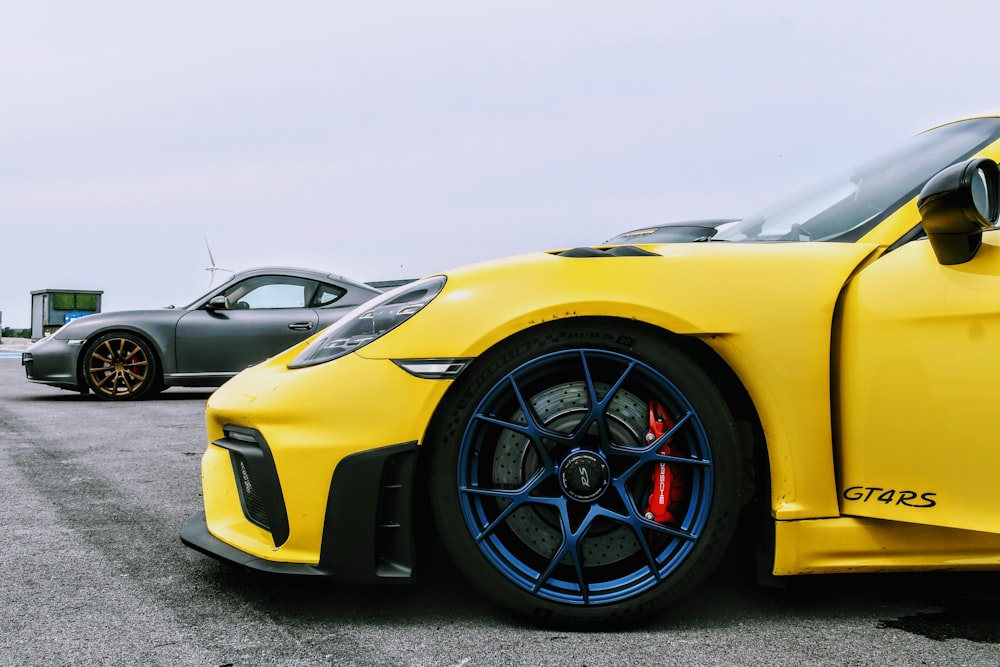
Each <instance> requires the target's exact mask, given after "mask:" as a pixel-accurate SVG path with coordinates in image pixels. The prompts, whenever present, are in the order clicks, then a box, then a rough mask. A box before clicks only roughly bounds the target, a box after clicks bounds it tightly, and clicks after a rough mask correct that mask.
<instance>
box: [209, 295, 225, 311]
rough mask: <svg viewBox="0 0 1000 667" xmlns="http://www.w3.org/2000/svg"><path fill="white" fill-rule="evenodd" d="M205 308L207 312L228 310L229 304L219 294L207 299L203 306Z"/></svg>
mask: <svg viewBox="0 0 1000 667" xmlns="http://www.w3.org/2000/svg"><path fill="white" fill-rule="evenodd" d="M205 308H207V309H208V310H228V309H229V302H228V301H226V297H224V296H222V295H221V294H219V295H218V296H213V297H212V298H211V299H209V301H208V303H206V304H205Z"/></svg>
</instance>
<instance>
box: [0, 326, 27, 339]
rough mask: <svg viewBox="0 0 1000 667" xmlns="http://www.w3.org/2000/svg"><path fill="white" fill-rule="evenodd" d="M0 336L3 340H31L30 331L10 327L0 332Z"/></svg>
mask: <svg viewBox="0 0 1000 667" xmlns="http://www.w3.org/2000/svg"><path fill="white" fill-rule="evenodd" d="M0 336H3V337H4V338H31V329H11V328H10V327H4V328H3V330H2V331H0Z"/></svg>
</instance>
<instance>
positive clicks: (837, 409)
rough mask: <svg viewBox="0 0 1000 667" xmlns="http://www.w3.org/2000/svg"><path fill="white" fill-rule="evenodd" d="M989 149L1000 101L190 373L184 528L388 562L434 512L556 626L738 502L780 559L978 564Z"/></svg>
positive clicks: (523, 607) (989, 424)
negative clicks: (210, 389)
mask: <svg viewBox="0 0 1000 667" xmlns="http://www.w3.org/2000/svg"><path fill="white" fill-rule="evenodd" d="M998 158H1000V112H998V113H997V114H996V115H984V116H979V117H973V118H966V119H962V120H959V121H956V122H952V123H948V124H945V125H941V126H939V127H936V128H934V129H931V130H929V131H927V132H924V133H922V134H919V135H917V136H916V137H914V138H912V139H911V140H910V141H909V142H907V143H905V144H904V145H902V146H900V147H899V148H898V149H897V150H895V151H893V152H891V153H888V154H886V155H883V156H881V157H878V158H876V159H875V160H873V161H870V162H866V163H864V164H863V165H861V166H859V167H858V168H856V169H854V170H852V171H849V172H847V173H843V174H839V175H837V176H836V177H835V178H832V179H830V180H828V181H825V182H823V183H821V184H819V185H818V186H816V187H815V188H812V189H809V190H807V191H805V192H803V193H800V194H798V195H796V196H794V197H792V198H790V199H787V200H785V201H783V202H780V203H779V204H777V205H775V206H773V207H771V208H768V209H766V210H764V211H762V212H760V213H758V214H756V215H751V216H748V217H746V218H744V219H742V220H741V221H739V222H737V223H735V224H734V225H732V226H730V227H727V228H725V229H723V230H722V231H720V232H718V234H717V235H716V236H714V237H712V238H711V239H710V240H706V241H702V242H694V243H675V244H645V245H616V246H601V247H593V248H574V249H570V250H561V251H553V252H544V253H538V254H531V255H525V256H520V257H514V258H510V259H503V260H497V261H492V262H487V263H483V264H479V265H475V266H470V267H466V268H460V269H456V270H454V271H449V272H447V273H443V274H440V275H434V276H430V277H428V278H425V279H423V280H420V281H417V282H414V283H411V284H408V285H405V286H403V287H401V288H398V289H396V290H395V291H392V292H390V293H387V294H385V295H382V296H379V297H377V298H376V299H375V300H373V301H370V302H369V303H367V304H365V305H363V306H361V307H359V308H358V309H356V310H355V311H353V313H351V314H349V315H347V316H345V317H344V319H342V320H340V321H339V322H338V323H336V324H334V325H332V326H331V327H329V328H327V329H325V330H324V331H322V332H320V333H318V334H317V335H315V336H313V337H312V338H311V339H309V340H307V341H306V342H304V343H302V344H300V345H298V346H296V347H293V348H291V349H289V350H287V351H285V352H283V353H281V354H279V355H278V356H275V357H273V358H271V359H269V360H268V361H265V362H263V363H261V364H259V365H257V366H255V367H253V368H251V369H248V370H246V371H244V372H243V373H241V374H239V375H238V376H236V377H235V378H233V379H232V380H230V381H229V382H227V383H226V384H225V385H224V386H223V387H221V388H220V389H219V390H218V391H217V392H216V393H215V394H213V395H212V397H211V398H210V400H209V403H208V409H207V426H208V440H209V443H210V444H209V445H208V449H207V451H206V452H205V454H204V457H203V461H202V478H203V486H204V513H201V514H199V515H197V516H195V517H193V518H192V519H191V521H190V522H189V523H188V524H187V525H186V526H185V527H184V529H183V531H182V539H183V540H184V542H185V543H186V544H188V545H189V546H191V547H193V548H195V549H198V550H200V551H202V552H204V553H206V554H209V555H211V556H213V557H216V558H219V559H221V560H224V561H229V562H233V563H237V564H240V565H242V566H246V567H249V568H256V569H260V570H267V571H274V572H288V573H301V574H320V575H327V576H330V577H333V578H336V579H338V580H342V581H349V582H355V583H357V582H372V583H375V582H382V583H405V582H407V581H409V580H410V579H411V577H412V576H413V574H414V564H415V562H416V560H415V555H414V554H415V551H416V548H415V545H417V544H419V543H420V540H421V539H422V538H423V537H424V536H425V535H427V534H428V533H427V532H426V531H428V530H430V529H429V528H427V526H428V521H427V520H428V519H429V518H432V519H433V526H435V527H436V531H437V533H439V535H440V539H441V541H442V542H443V545H444V547H445V549H446V550H447V552H448V553H449V554H450V556H451V558H452V559H453V560H454V563H455V565H456V567H457V568H458V569H459V570H460V571H461V572H462V573H463V574H464V575H465V576H466V577H467V578H468V579H469V581H470V582H471V583H472V584H474V585H475V586H476V587H477V588H478V589H479V590H480V591H481V592H482V593H483V594H485V595H487V596H489V597H491V598H492V599H494V600H495V601H497V602H498V603H500V604H502V605H505V606H507V607H509V608H511V609H513V610H516V611H517V612H519V613H522V614H525V615H527V616H529V617H531V618H533V619H534V620H536V621H537V622H539V623H544V624H551V625H559V626H564V627H575V628H588V627H607V626H608V625H609V624H623V623H629V622H634V621H636V620H638V619H640V618H643V617H646V616H648V615H650V614H654V613H656V612H658V611H660V610H662V609H663V608H664V607H665V606H667V605H669V604H670V603H671V602H672V601H674V600H676V599H677V598H678V596H679V595H681V594H682V593H684V592H686V591H689V590H691V589H692V587H694V586H695V585H697V584H698V582H699V581H701V580H702V579H704V577H705V576H706V575H707V574H708V573H709V572H710V571H711V570H712V568H713V567H714V566H715V565H716V563H717V562H718V561H719V560H720V557H721V555H722V554H723V552H724V551H725V550H726V549H727V547H728V545H729V544H730V542H731V541H732V539H733V536H734V534H735V529H736V526H737V523H738V522H739V521H740V519H741V516H745V515H746V514H747V513H748V512H752V511H753V510H754V508H760V510H761V519H762V520H761V521H760V522H759V523H760V525H761V526H762V527H761V529H760V530H759V534H758V539H759V540H760V544H762V545H763V546H764V549H763V553H764V554H765V556H764V558H765V560H766V566H767V567H768V568H769V570H770V572H772V573H773V574H774V575H778V576H783V575H797V574H808V573H826V572H862V571H880V572H881V571H893V570H930V569H959V568H982V569H987V568H1000V494H998V493H997V491H996V482H995V479H994V478H995V476H996V473H997V471H998V470H1000V446H998V441H1000V427H998V426H997V423H996V419H995V416H994V414H993V411H992V410H991V409H990V408H989V405H990V403H991V402H992V401H993V399H994V396H995V395H996V394H997V389H998V388H1000V380H998V378H1000V354H998V352H997V345H996V343H997V341H998V340H1000V233H998V232H996V231H993V230H992V227H993V226H994V225H995V223H996V222H997V212H998V196H1000V192H998V189H1000V183H998V181H1000V177H998V169H997V165H996V162H995V160H997V159H998ZM720 180H724V179H721V178H720ZM751 523H752V522H751Z"/></svg>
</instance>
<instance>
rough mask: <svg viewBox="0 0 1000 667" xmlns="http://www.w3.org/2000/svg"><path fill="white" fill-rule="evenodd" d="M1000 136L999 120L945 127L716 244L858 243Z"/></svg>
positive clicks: (778, 207) (768, 212)
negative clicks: (933, 181)
mask: <svg viewBox="0 0 1000 667" xmlns="http://www.w3.org/2000/svg"><path fill="white" fill-rule="evenodd" d="M998 134H1000V119H998V118H980V119H975V120H966V121H960V122H957V123H951V124H949V125H943V126H941V127H938V128H935V129H933V130H929V131H927V132H924V133H922V134H918V135H917V136H915V137H913V138H912V139H910V140H909V141H907V142H906V143H905V144H903V145H902V146H900V147H899V148H897V149H895V150H893V151H890V152H889V153H886V154H885V155H882V156H880V157H878V158H876V159H874V160H871V161H870V162H866V163H864V164H862V165H860V166H859V167H857V168H855V169H853V170H851V171H849V172H847V173H846V174H839V175H838V176H836V177H835V178H832V179H830V180H828V181H825V182H822V183H820V184H818V185H816V186H814V187H811V188H809V189H807V190H804V191H802V192H799V193H798V194H796V195H794V196H792V197H789V198H788V199H785V200H783V201H781V202H779V203H777V204H775V205H774V206H770V207H768V208H766V209H764V210H763V211H760V212H758V213H756V214H754V215H751V216H749V217H747V218H745V219H744V220H742V221H740V222H738V223H736V224H735V225H732V226H731V227H728V228H726V229H724V230H722V231H720V232H719V233H718V234H717V235H716V236H715V237H713V238H712V239H711V240H712V241H742V242H754V241H856V240H858V239H859V238H861V237H862V236H864V235H865V234H866V233H867V232H868V231H869V230H871V229H872V228H873V227H875V225H877V224H878V223H880V222H881V221H882V220H884V219H885V218H886V217H888V216H889V215H890V214H891V213H893V212H894V211H895V210H896V209H898V208H899V207H900V206H901V205H902V204H904V203H905V202H907V201H909V200H910V199H912V198H913V197H915V196H916V195H917V193H919V192H920V188H922V187H923V186H924V184H925V183H926V182H927V181H928V180H930V178H931V177H932V176H934V175H935V174H936V173H938V172H939V171H941V170H942V169H944V168H945V167H948V166H951V165H953V164H955V163H956V162H960V161H962V160H965V159H967V158H970V157H972V156H973V155H975V154H976V153H977V152H978V151H980V150H981V149H982V148H983V147H985V146H986V145H988V144H989V143H991V142H992V141H994V140H995V139H996V138H997V137H998Z"/></svg>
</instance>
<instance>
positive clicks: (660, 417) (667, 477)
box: [645, 401, 684, 523]
mask: <svg viewBox="0 0 1000 667" xmlns="http://www.w3.org/2000/svg"><path fill="white" fill-rule="evenodd" d="M673 427H674V420H673V419H672V418H671V417H670V415H669V414H667V411H666V409H665V408H664V407H663V406H662V405H660V403H659V402H657V401H652V402H651V403H650V404H649V430H648V431H646V442H647V443H651V442H653V441H655V440H656V439H657V438H660V437H662V436H663V434H664V433H666V432H667V431H669V430H670V429H671V428H673ZM659 453H660V454H665V455H668V456H669V455H671V454H673V453H674V452H673V451H672V450H671V448H670V440H669V439H668V440H667V441H666V442H664V443H663V446H662V447H660V452H659ZM683 498H684V482H683V480H682V479H681V478H680V476H679V475H675V474H673V471H672V470H671V468H670V464H668V463H667V462H665V461H659V462H657V463H656V464H655V465H654V466H653V490H652V492H651V493H650V494H649V500H648V501H647V503H646V512H645V515H646V518H647V519H649V520H650V521H656V522H657V523H670V522H673V521H675V520H676V519H675V518H674V515H673V513H672V512H671V509H673V506H674V505H675V504H676V503H677V501H679V500H681V499H683Z"/></svg>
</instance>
